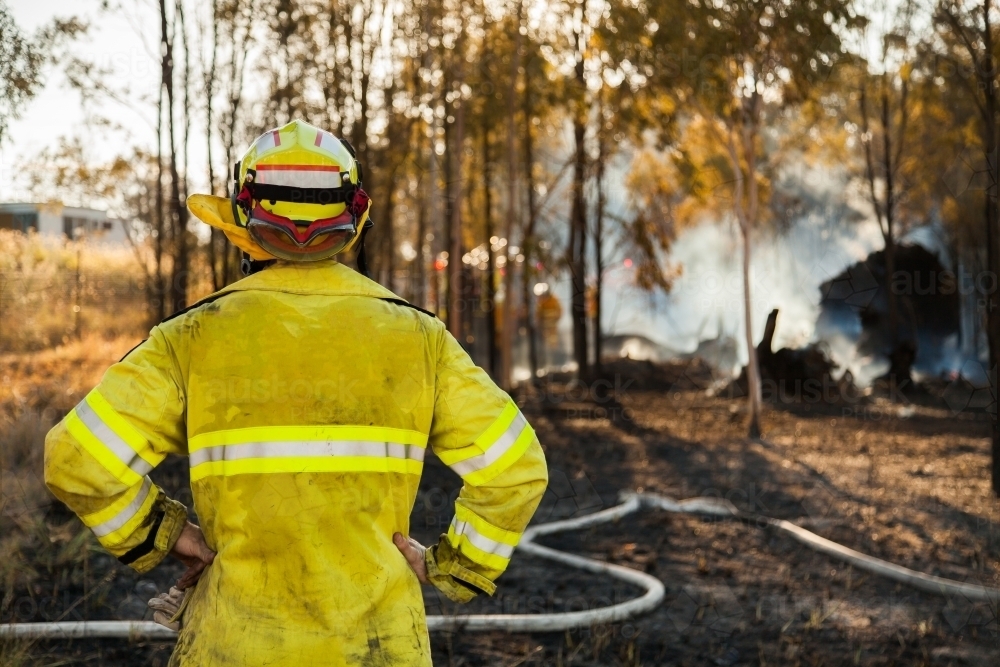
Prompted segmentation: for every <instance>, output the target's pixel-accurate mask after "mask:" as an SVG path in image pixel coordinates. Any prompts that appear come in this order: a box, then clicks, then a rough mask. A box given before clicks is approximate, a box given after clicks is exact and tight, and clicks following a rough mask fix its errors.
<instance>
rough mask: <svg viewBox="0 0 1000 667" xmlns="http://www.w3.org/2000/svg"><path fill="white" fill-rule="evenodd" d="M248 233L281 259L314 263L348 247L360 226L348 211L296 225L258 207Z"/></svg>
mask: <svg viewBox="0 0 1000 667" xmlns="http://www.w3.org/2000/svg"><path fill="white" fill-rule="evenodd" d="M247 231H248V232H249V233H250V236H252V237H253V239H254V240H255V241H256V242H257V243H258V244H260V246H261V247H262V248H264V250H266V251H267V252H269V253H270V254H272V255H274V256H275V257H277V258H278V259H284V260H288V261H294V262H313V261H318V260H321V259H328V258H330V257H333V256H334V255H336V254H337V253H338V252H340V251H342V250H343V249H344V248H346V247H347V246H348V245H349V244H350V243H351V241H352V240H353V239H354V237H355V235H356V234H357V223H356V220H355V218H354V216H353V215H351V213H350V212H349V211H344V213H342V214H341V215H338V216H336V217H334V218H325V219H322V220H316V221H313V222H302V221H298V222H297V221H294V220H291V219H289V218H285V217H283V216H279V215H275V214H273V213H271V212H269V211H266V210H264V209H262V208H261V207H260V206H256V207H254V209H253V211H252V212H251V214H250V219H249V221H248V222H247Z"/></svg>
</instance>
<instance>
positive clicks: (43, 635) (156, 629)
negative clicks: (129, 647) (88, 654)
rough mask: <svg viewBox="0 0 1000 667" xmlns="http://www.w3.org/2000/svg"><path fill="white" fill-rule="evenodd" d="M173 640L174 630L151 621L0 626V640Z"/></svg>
mask: <svg viewBox="0 0 1000 667" xmlns="http://www.w3.org/2000/svg"><path fill="white" fill-rule="evenodd" d="M95 637H100V638H103V639H160V640H166V641H170V640H174V639H177V633H176V632H174V631H173V630H170V629H169V628H165V627H163V626H162V625H160V624H159V623H154V622H153V621H60V622H58V623H10V624H7V625H0V639H92V638H95Z"/></svg>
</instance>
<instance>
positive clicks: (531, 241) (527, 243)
mask: <svg viewBox="0 0 1000 667" xmlns="http://www.w3.org/2000/svg"><path fill="white" fill-rule="evenodd" d="M522 101H523V114H524V119H523V120H524V128H525V129H524V169H523V172H524V177H525V181H526V184H527V196H528V224H527V225H526V226H525V229H524V238H523V239H522V243H521V245H523V246H524V249H523V250H522V252H523V253H524V266H523V268H522V269H521V302H522V303H523V304H524V311H525V313H524V321H525V326H526V327H527V329H528V361H529V363H530V364H531V381H532V382H537V381H538V370H539V369H538V331H537V327H536V326H535V313H534V309H533V308H532V307H531V305H532V299H531V280H532V278H533V277H534V276H535V275H536V273H535V267H534V254H535V246H536V244H537V240H536V239H535V225H536V223H537V221H538V197H537V195H536V192H537V191H536V190H535V181H534V174H535V145H534V144H535V142H534V137H533V136H532V135H531V124H532V122H533V121H534V117H535V114H534V109H533V107H532V98H531V81H529V80H528V68H527V67H525V68H524V93H523V95H522Z"/></svg>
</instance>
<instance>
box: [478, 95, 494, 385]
mask: <svg viewBox="0 0 1000 667" xmlns="http://www.w3.org/2000/svg"><path fill="white" fill-rule="evenodd" d="M483 119H484V123H483V127H482V133H483V219H484V222H485V234H484V236H485V237H486V290H485V292H484V296H485V299H483V301H484V302H485V304H484V307H483V311H484V312H485V313H486V359H487V362H486V369H487V370H488V371H489V373H490V377H492V378H494V379H496V377H497V308H496V300H497V285H496V274H495V273H494V271H495V270H496V258H495V257H494V254H493V238H494V236H495V234H494V232H493V188H492V185H493V178H492V177H493V150H492V146H491V145H490V133H489V129H488V128H487V127H486V124H485V119H486V115H485V114H483Z"/></svg>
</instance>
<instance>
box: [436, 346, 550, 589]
mask: <svg viewBox="0 0 1000 667" xmlns="http://www.w3.org/2000/svg"><path fill="white" fill-rule="evenodd" d="M441 335H442V340H441V347H440V352H439V355H438V365H437V377H436V390H435V401H434V420H433V424H432V426H431V433H430V439H429V444H430V446H431V448H432V449H433V450H434V453H435V454H436V455H437V456H438V458H440V459H441V461H443V462H444V463H445V464H446V465H448V466H449V467H450V468H451V469H452V470H454V471H455V472H456V473H458V474H459V475H460V476H461V477H462V481H463V482H464V484H463V486H462V490H461V492H460V493H459V496H458V499H457V500H456V502H455V518H454V519H453V520H452V523H451V526H450V527H449V528H448V532H447V534H445V535H442V536H441V540H440V542H439V543H438V544H437V545H436V546H434V547H432V548H431V549H429V550H428V555H427V566H428V577H429V578H430V580H431V581H432V583H434V584H435V585H436V586H437V587H438V588H439V589H441V591H442V592H444V593H445V594H446V595H447V596H448V597H449V598H451V599H453V600H455V601H457V602H467V601H468V600H471V599H472V598H473V597H475V595H476V594H477V593H479V592H485V593H487V594H489V595H492V594H493V592H494V591H495V590H496V585H495V584H494V583H493V582H494V581H495V580H496V578H497V577H499V576H500V575H501V574H502V573H503V572H504V570H505V569H506V568H507V565H508V564H509V563H510V557H511V554H513V552H514V547H515V546H517V542H518V540H519V539H520V537H521V534H522V533H523V532H524V529H525V528H526V527H527V525H528V521H529V520H530V519H531V516H532V515H533V514H534V512H535V508H536V507H537V506H538V503H539V501H540V500H541V498H542V494H543V493H544V492H545V487H546V484H547V483H548V470H547V468H546V465H545V456H544V454H543V453H542V448H541V445H540V444H539V442H538V439H537V438H536V437H535V432H534V430H533V429H532V428H531V426H530V425H529V424H528V422H527V421H526V420H525V419H524V416H523V415H522V414H521V411H520V410H518V408H517V405H515V404H514V402H513V401H512V400H511V398H510V396H508V395H507V394H506V393H505V392H503V391H501V390H500V389H499V388H498V387H497V386H496V385H495V384H494V383H493V381H492V380H490V378H489V376H488V375H487V374H486V373H485V372H484V371H483V370H482V369H481V368H479V367H477V366H476V365H475V364H474V363H473V362H472V359H470V358H469V355H468V354H466V352H465V350H463V349H462V347H461V346H460V345H459V344H458V342H457V341H456V340H455V339H454V337H452V335H451V334H449V333H447V332H444V331H442V334H441Z"/></svg>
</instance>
